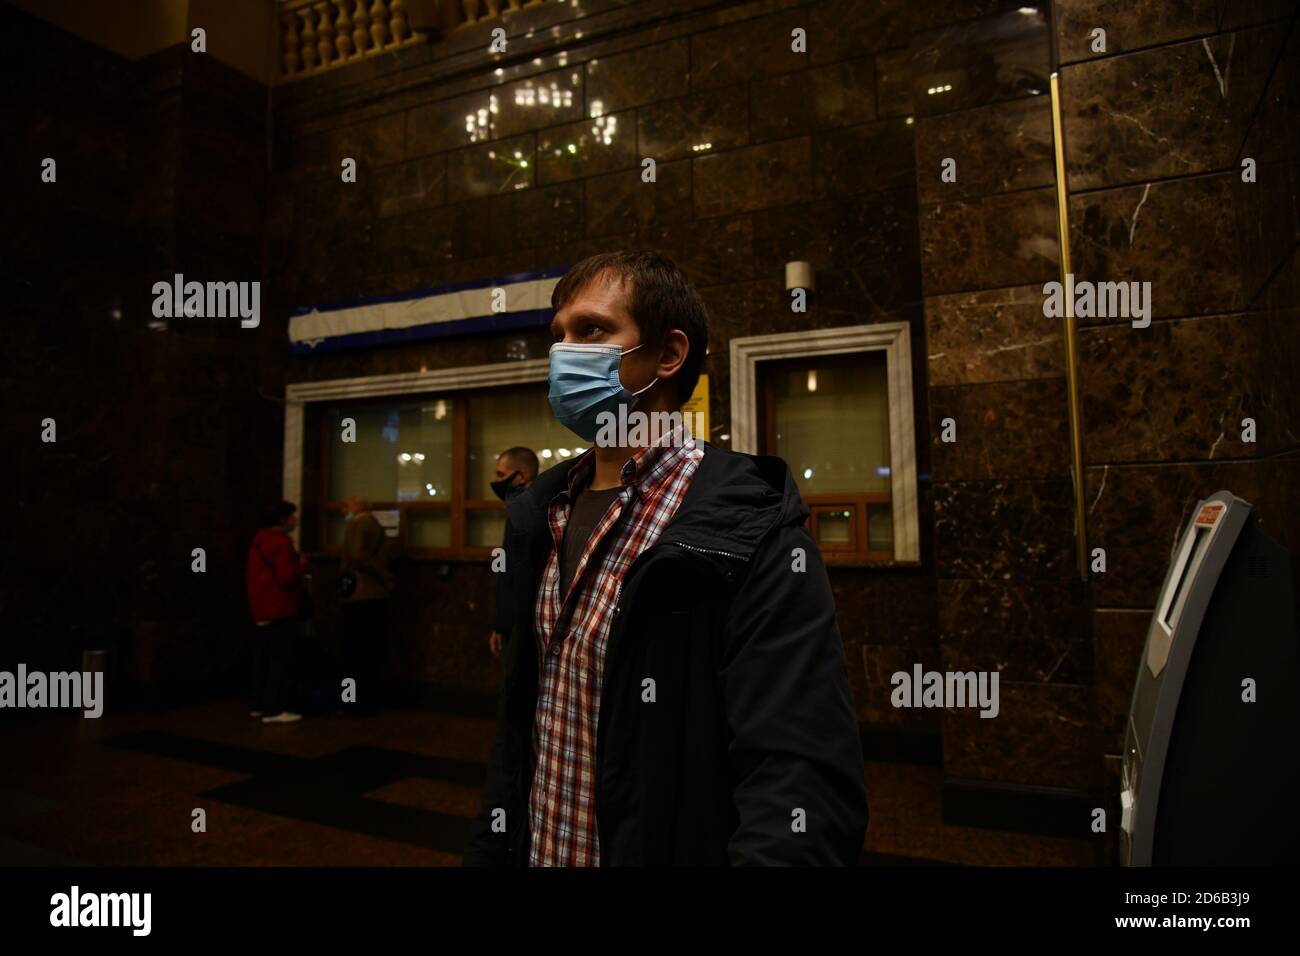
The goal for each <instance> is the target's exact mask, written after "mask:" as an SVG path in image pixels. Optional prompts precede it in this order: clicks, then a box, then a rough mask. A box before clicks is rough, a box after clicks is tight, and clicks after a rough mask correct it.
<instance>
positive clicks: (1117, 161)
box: [1061, 26, 1282, 191]
mask: <svg viewBox="0 0 1300 956" xmlns="http://www.w3.org/2000/svg"><path fill="white" fill-rule="evenodd" d="M1281 40H1282V31H1281V30H1280V29H1279V28H1278V27H1276V26H1270V27H1264V28H1261V29H1259V30H1254V31H1247V33H1245V34H1242V35H1237V34H1231V35H1221V36H1217V37H1212V38H1209V39H1204V40H1193V41H1189V42H1187V43H1177V44H1174V45H1172V46H1163V47H1158V48H1157V49H1154V50H1144V51H1142V52H1139V53H1131V54H1127V55H1125V56H1119V57H1107V58H1105V59H1101V60H1097V61H1094V62H1091V63H1083V64H1078V65H1076V66H1072V67H1069V68H1067V69H1065V70H1063V71H1062V74H1061V96H1062V104H1061V113H1062V122H1063V123H1064V125H1065V133H1066V135H1065V145H1066V168H1067V170H1068V174H1069V179H1070V189H1071V191H1078V190H1083V189H1096V188H1099V187H1106V186H1116V185H1121V184H1125V183H1135V182H1145V181H1147V180H1151V179H1162V178H1167V177H1170V176H1187V175H1192V174H1195V173H1203V172H1209V171H1212V170H1219V169H1223V168H1225V167H1229V166H1232V165H1233V164H1234V160H1235V158H1236V155H1237V150H1238V148H1239V147H1240V145H1241V141H1242V139H1243V138H1244V137H1245V135H1246V130H1247V128H1248V126H1249V124H1250V121H1251V117H1252V115H1253V113H1254V108H1255V104H1256V103H1257V102H1258V101H1259V98H1260V95H1261V93H1262V91H1263V89H1264V85H1265V83H1266V81H1267V80H1268V77H1269V74H1270V73H1271V71H1272V66H1273V62H1274V60H1275V59H1276V52H1277V49H1278V48H1279V46H1280V44H1281ZM1238 46H1240V47H1242V48H1243V49H1240V50H1239V49H1237V48H1238ZM1253 47H1268V48H1269V49H1268V50H1267V51H1261V52H1260V53H1259V54H1258V55H1254V56H1245V55H1243V54H1244V52H1245V50H1246V49H1251V48H1253ZM1234 54H1235V55H1234Z"/></svg>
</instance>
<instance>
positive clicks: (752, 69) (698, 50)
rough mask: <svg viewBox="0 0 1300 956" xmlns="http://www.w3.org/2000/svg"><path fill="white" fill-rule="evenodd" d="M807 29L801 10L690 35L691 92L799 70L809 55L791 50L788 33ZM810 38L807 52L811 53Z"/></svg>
mask: <svg viewBox="0 0 1300 956" xmlns="http://www.w3.org/2000/svg"><path fill="white" fill-rule="evenodd" d="M796 27H802V28H803V29H805V30H807V29H808V15H807V13H806V11H804V10H803V9H800V8H794V9H791V10H782V11H780V12H777V13H773V14H769V15H768V16H762V17H755V18H753V19H750V20H742V21H740V22H739V23H732V24H729V25H727V26H724V27H719V28H718V29H716V30H706V31H704V32H701V33H693V34H691V89H692V90H707V89H713V88H715V87H719V86H730V85H733V84H737V83H744V82H746V81H748V80H752V79H755V78H757V77H761V76H773V75H775V74H778V73H788V72H790V71H791V70H798V69H802V68H803V67H805V66H807V65H808V54H806V53H795V52H793V51H792V50H791V49H790V45H791V42H792V41H791V31H793V30H794V29H795V28H796ZM811 43H812V40H811V37H810V38H809V49H811Z"/></svg>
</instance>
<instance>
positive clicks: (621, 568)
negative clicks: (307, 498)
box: [465, 253, 867, 866]
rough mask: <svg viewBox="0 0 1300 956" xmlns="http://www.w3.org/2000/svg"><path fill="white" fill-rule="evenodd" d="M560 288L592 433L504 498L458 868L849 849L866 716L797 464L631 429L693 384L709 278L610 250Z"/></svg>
mask: <svg viewBox="0 0 1300 956" xmlns="http://www.w3.org/2000/svg"><path fill="white" fill-rule="evenodd" d="M551 304H552V306H553V308H554V309H555V318H554V321H553V322H552V332H553V333H554V336H555V339H556V343H555V345H554V346H552V349H551V365H550V404H551V408H552V410H553V411H554V412H555V415H556V417H557V418H558V419H559V420H560V421H561V422H562V423H563V424H564V425H565V426H566V427H568V428H569V429H570V430H572V431H573V432H574V433H575V434H577V435H578V436H579V437H580V438H582V439H583V440H584V441H586V442H589V443H592V444H593V445H594V447H592V448H590V449H589V450H588V451H586V452H584V453H583V454H581V455H579V456H577V457H576V458H573V459H570V460H567V461H564V462H562V463H561V464H558V465H556V466H554V467H552V468H550V469H548V470H547V471H545V472H543V473H542V474H541V475H539V476H538V477H537V480H536V481H534V482H533V484H532V485H531V486H530V487H529V489H528V490H527V491H526V492H524V493H522V494H520V495H517V496H516V497H515V498H513V499H511V500H510V501H509V502H508V504H507V505H506V515H507V525H506V539H505V549H506V556H507V561H508V566H509V567H510V568H511V578H512V582H513V592H514V601H513V607H514V612H515V622H514V639H513V640H511V641H509V643H508V644H507V645H506V651H505V677H504V680H503V682H502V690H501V697H500V701H499V706H498V712H497V733H496V740H495V742H494V744H493V748H492V754H491V756H490V758H489V761H488V772H487V779H486V782H485V785H484V792H483V798H482V802H481V805H480V808H479V812H478V815H477V818H476V819H475V822H474V824H473V828H472V833H471V838H470V844H469V846H468V848H467V849H466V853H465V862H466V864H467V865H486V866H491V865H512V864H513V865H521V866H527V865H531V866H601V865H603V866H618V865H674V864H676V865H727V864H731V865H790V864H803V865H846V864H850V863H852V862H854V861H855V860H856V859H857V857H858V854H859V853H860V852H861V849H862V838H863V835H864V833H865V829H866V816H867V807H866V794H865V787H864V782H863V757H862V748H861V744H860V742H859V736H858V723H857V717H856V713H855V710H854V707H853V703H852V700H851V698H850V695H849V687H848V675H847V670H846V666H845V659H844V648H843V644H842V642H841V640H840V636H839V631H838V629H837V627H836V624H835V606H834V600H833V598H832V594H831V589H830V584H829V581H828V579H827V576H826V570H825V567H824V565H823V564H822V561H821V557H820V554H819V553H818V550H817V546H816V544H815V543H814V542H813V540H812V538H811V537H810V536H809V534H808V532H807V531H806V530H805V529H804V522H805V519H806V518H807V516H808V509H807V507H806V506H805V505H804V504H803V502H802V501H801V500H800V498H799V493H798V491H797V489H796V488H795V484H794V480H793V478H792V477H791V475H790V471H789V468H788V467H787V466H786V464H785V463H784V462H783V461H781V460H780V459H778V458H773V457H768V456H751V455H742V454H737V453H734V452H730V451H726V450H723V449H720V448H716V447H714V446H712V445H709V444H706V443H705V442H704V441H703V437H704V436H691V435H690V434H689V432H688V431H686V430H684V429H682V428H681V427H680V424H681V420H680V418H679V419H677V426H678V427H675V428H669V429H667V430H665V429H662V428H660V429H656V428H655V427H654V426H653V425H651V427H650V428H648V429H647V428H640V429H638V427H637V426H638V424H640V423H641V422H643V421H644V420H645V419H646V418H649V419H652V420H655V421H662V420H663V419H664V418H667V419H668V421H669V422H670V423H671V422H672V419H671V415H672V414H673V413H674V412H677V413H680V409H681V405H682V402H683V401H684V400H685V399H686V398H687V397H688V396H689V395H690V394H691V392H692V391H693V389H694V387H695V384H696V382H697V380H698V378H699V374H700V370H701V368H702V366H703V364H704V359H705V352H706V346H707V343H708V325H707V316H706V313H705V309H704V304H703V302H702V301H701V299H700V297H699V294H698V293H697V292H696V291H695V290H694V289H693V288H692V287H691V286H690V284H689V282H687V280H686V277H685V276H684V275H683V274H682V273H681V271H680V270H679V269H678V268H677V267H676V266H675V265H673V263H672V262H670V261H668V260H667V259H665V258H663V257H661V256H657V255H653V254H649V253H635V254H633V253H611V254H603V255H599V256H593V257H592V258H589V259H586V260H584V261H583V262H581V263H579V264H578V265H576V266H574V267H573V268H572V269H571V270H570V271H569V272H568V273H567V274H566V275H565V276H564V277H563V278H562V279H561V280H560V281H559V282H558V283H557V285H556V286H555V290H554V292H553V293H552V297H551ZM637 416H641V418H640V419H638V418H637ZM611 421H623V422H626V423H627V425H628V427H627V428H622V427H620V428H618V429H611V428H609V427H608V426H609V423H610V422H611ZM610 435H615V436H616V437H615V438H614V439H613V440H610V439H609V437H608V436H610Z"/></svg>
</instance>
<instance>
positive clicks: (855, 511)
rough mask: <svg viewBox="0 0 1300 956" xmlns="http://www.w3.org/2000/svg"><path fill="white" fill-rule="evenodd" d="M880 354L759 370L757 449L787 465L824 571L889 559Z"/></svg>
mask: <svg viewBox="0 0 1300 956" xmlns="http://www.w3.org/2000/svg"><path fill="white" fill-rule="evenodd" d="M886 362H887V359H886V355H885V352H883V351H869V352H855V353H851V354H848V355H832V356H813V357H806V358H797V359H788V360H770V361H764V362H761V363H760V364H759V395H760V423H759V424H760V429H759V438H760V445H759V450H760V451H761V452H762V453H764V454H771V455H777V456H779V457H781V458H783V459H784V460H785V462H786V463H787V464H788V465H789V466H790V469H791V471H792V473H793V475H794V480H795V483H796V484H797V485H798V487H799V493H800V495H801V496H802V498H803V499H804V502H805V503H806V504H807V505H808V508H809V511H810V512H811V513H810V516H809V522H808V525H809V532H810V533H811V534H812V536H813V539H814V540H815V541H816V542H817V545H818V547H819V549H820V550H821V552H822V556H823V558H824V559H825V561H826V562H827V563H828V564H863V563H869V562H873V561H889V560H891V559H892V558H893V556H894V542H893V527H894V526H893V512H892V509H891V506H890V490H891V487H892V478H891V472H890V447H889V388H888V367H887V364H886Z"/></svg>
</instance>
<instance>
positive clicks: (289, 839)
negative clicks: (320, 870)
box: [0, 700, 1096, 866]
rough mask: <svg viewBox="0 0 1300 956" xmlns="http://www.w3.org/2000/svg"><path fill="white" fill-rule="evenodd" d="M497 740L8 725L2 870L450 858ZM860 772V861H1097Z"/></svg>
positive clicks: (915, 781)
mask: <svg viewBox="0 0 1300 956" xmlns="http://www.w3.org/2000/svg"><path fill="white" fill-rule="evenodd" d="M491 735H492V726H491V722H490V721H487V720H483V719H478V718H471V717H458V716H451V715H446V714H438V713H430V712H428V711H414V710H412V711H392V712H388V713H384V714H381V715H380V716H378V717H375V718H372V719H369V720H357V719H352V718H348V717H342V716H337V717H328V716H327V717H318V718H314V719H310V720H304V721H302V722H301V723H297V724H287V725H275V726H266V725H263V724H262V723H260V722H259V721H256V720H253V719H250V718H249V717H248V716H247V715H246V713H245V710H244V708H243V706H242V705H241V704H240V703H239V702H238V701H234V700H231V701H223V702H216V703H205V704H202V705H196V706H193V707H187V708H183V709H179V710H172V711H167V712H164V713H157V712H154V713H141V714H121V715H111V714H110V715H105V716H104V717H103V718H102V719H100V720H96V721H86V720H79V719H77V718H72V717H67V716H62V715H61V716H55V717H50V718H46V719H44V720H41V721H38V722H34V723H29V724H23V725H21V726H19V727H17V728H13V727H10V728H6V731H5V734H4V738H3V742H2V743H0V765H3V766H4V767H5V768H6V770H7V771H15V770H16V772H13V773H7V774H6V777H7V778H8V779H7V781H6V782H5V783H3V784H0V864H10V865H14V864H17V865H37V864H41V863H51V864H66V863H70V862H81V863H89V864H95V865H126V866H132V865H145V866H147V865H160V864H162V865H180V866H189V865H253V866H256V865H277V864H279V865H295V866H337V865H371V864H374V865H388V866H456V865H458V864H459V863H460V856H461V849H462V848H463V846H464V842H465V836H466V833H467V827H468V821H469V817H470V815H471V814H472V813H473V811H474V809H475V808H476V807H477V803H478V788H479V785H480V783H481V781H482V777H483V769H484V768H483V761H484V759H485V756H486V754H487V751H488V748H489V745H490V743H491ZM866 775H867V786H868V793H869V796H870V801H871V825H870V828H869V830H868V834H867V841H866V846H865V847H864V857H863V860H864V862H866V863H873V864H891V863H909V864H910V863H935V862H939V863H945V862H946V863H958V864H971V865H981V864H984V865H1003V864H1023V865H1088V864H1091V863H1093V862H1095V860H1096V854H1095V850H1094V848H1093V847H1092V846H1091V845H1089V844H1087V843H1083V842H1078V841H1073V840H1060V839H1048V838H1043V837H1034V836H1026V835H1023V834H1016V833H1007V832H1003V831H997V830H984V829H979V828H974V827H953V826H945V825H943V823H942V822H941V819H940V803H939V788H940V782H941V777H942V774H941V771H940V770H939V769H938V768H935V767H916V766H906V765H900V764H883V763H873V764H868V765H867V767H866ZM196 809H202V810H203V811H204V814H205V815H206V825H207V830H206V832H199V833H196V832H194V827H193V821H194V819H195V813H194V811H195V810H196Z"/></svg>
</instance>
